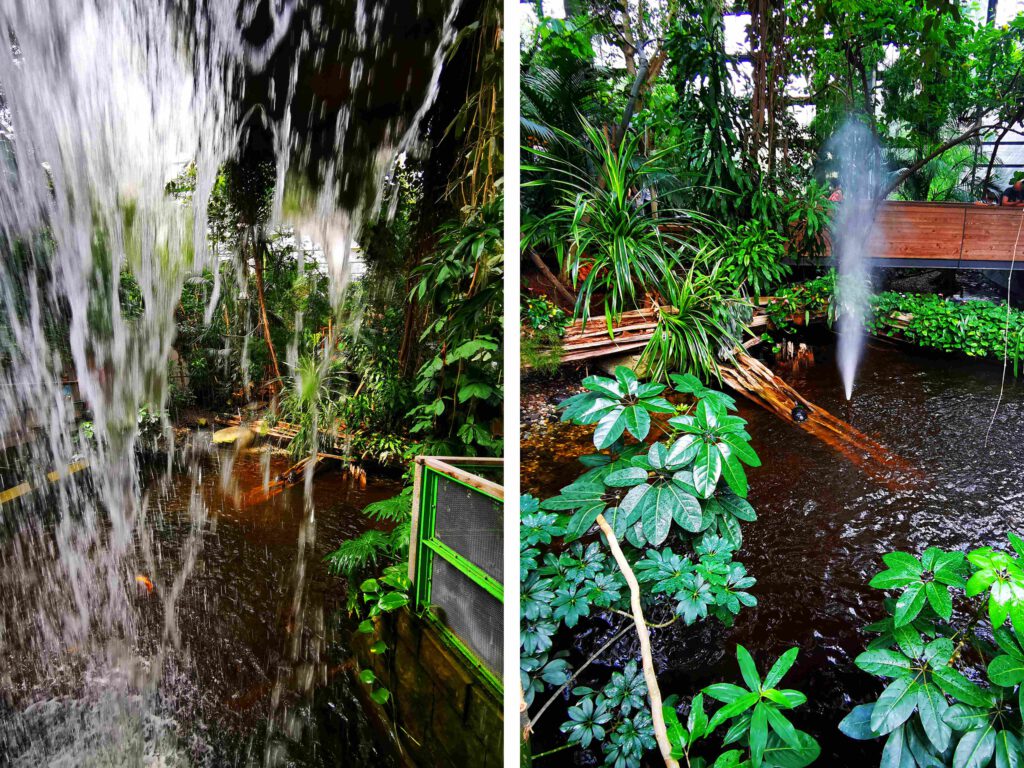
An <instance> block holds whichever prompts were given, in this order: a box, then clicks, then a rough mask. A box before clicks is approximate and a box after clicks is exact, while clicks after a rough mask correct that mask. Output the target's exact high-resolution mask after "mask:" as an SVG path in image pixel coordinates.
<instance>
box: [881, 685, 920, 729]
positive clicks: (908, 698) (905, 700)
mask: <svg viewBox="0 0 1024 768" xmlns="http://www.w3.org/2000/svg"><path fill="white" fill-rule="evenodd" d="M917 688H918V685H917V683H915V682H914V681H913V680H911V679H909V678H905V677H901V678H899V679H897V680H894V681H893V682H892V683H890V684H889V687H888V688H886V689H885V690H884V691H882V695H881V696H879V697H878V701H876V702H875V709H874V711H873V712H872V713H871V728H872V730H875V731H878V732H879V733H883V734H885V733H889V732H890V731H893V730H895V729H896V728H899V727H900V726H901V725H903V723H905V722H906V721H907V719H908V718H909V717H910V716H911V715H912V714H914V708H915V707H916V706H917Z"/></svg>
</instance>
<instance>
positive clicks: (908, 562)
mask: <svg viewBox="0 0 1024 768" xmlns="http://www.w3.org/2000/svg"><path fill="white" fill-rule="evenodd" d="M882 562H883V563H885V564H886V565H888V566H889V567H890V568H892V569H893V570H894V571H900V572H901V573H906V574H909V575H912V576H920V575H921V574H922V573H924V566H922V565H921V561H920V560H918V559H917V558H916V557H914V556H913V555H911V554H908V553H906V552H889V553H888V554H886V555H882Z"/></svg>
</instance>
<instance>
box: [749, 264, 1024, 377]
mask: <svg viewBox="0 0 1024 768" xmlns="http://www.w3.org/2000/svg"><path fill="white" fill-rule="evenodd" d="M834 294H835V272H834V271H833V272H829V273H828V274H826V275H823V276H821V277H818V278H816V279H814V280H810V281H808V282H806V283H801V284H799V285H795V286H788V287H786V288H784V289H782V290H780V291H779V293H778V295H777V297H776V298H775V300H774V301H773V302H772V303H771V304H770V305H769V306H768V307H767V308H766V311H767V313H768V317H769V319H770V320H771V321H772V324H773V325H774V326H775V327H776V328H778V329H779V330H781V331H782V332H784V333H786V332H792V331H793V330H794V329H795V326H794V324H793V322H792V317H793V316H794V315H798V316H799V315H803V316H804V318H805V322H806V321H807V320H809V319H810V317H811V316H812V315H814V314H817V313H820V312H827V313H828V319H829V322H834V321H835V319H836V316H835V309H836V308H837V307H838V305H839V302H835V301H833V300H832V298H833V296H834ZM866 325H867V330H868V331H869V332H870V333H875V334H879V335H883V336H889V337H893V338H901V339H904V340H906V341H909V342H912V343H914V344H917V345H919V346H921V347H926V348H929V349H937V350H941V351H943V352H952V353H957V354H963V355H967V356H968V357H981V358H992V359H998V360H1001V359H1003V357H1004V355H1005V356H1006V359H1007V362H1008V364H1009V365H1010V367H1011V368H1012V370H1013V372H1014V375H1017V374H1019V373H1020V371H1021V368H1022V366H1021V363H1022V362H1024V312H1022V311H1021V310H1018V309H1014V308H1012V307H1011V308H1010V310H1009V312H1007V307H1006V305H1005V304H998V303H995V302H991V301H981V300H969V301H962V300H957V299H951V298H946V297H943V296H940V295H937V294H931V293H897V292H894V291H884V292H882V293H878V294H875V295H873V296H872V297H871V313H870V316H869V318H868V320H867V324H866Z"/></svg>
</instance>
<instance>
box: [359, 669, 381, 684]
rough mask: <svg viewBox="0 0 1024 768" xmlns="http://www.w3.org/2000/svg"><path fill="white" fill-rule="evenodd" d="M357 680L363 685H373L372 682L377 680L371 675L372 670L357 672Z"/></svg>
mask: <svg viewBox="0 0 1024 768" xmlns="http://www.w3.org/2000/svg"><path fill="white" fill-rule="evenodd" d="M359 679H360V680H361V681H362V682H363V684H364V685H373V683H374V681H375V680H376V679H377V676H376V675H375V674H373V670H372V669H361V670H359Z"/></svg>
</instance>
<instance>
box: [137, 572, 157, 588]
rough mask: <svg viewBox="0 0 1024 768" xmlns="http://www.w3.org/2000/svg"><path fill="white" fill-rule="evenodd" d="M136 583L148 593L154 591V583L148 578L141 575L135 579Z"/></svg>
mask: <svg viewBox="0 0 1024 768" xmlns="http://www.w3.org/2000/svg"><path fill="white" fill-rule="evenodd" d="M135 581H136V582H138V583H139V584H141V585H142V586H144V587H145V588H146V592H147V593H148V592H152V591H153V582H152V581H150V580H149V577H148V576H143V575H142V574H141V573H140V574H139V575H138V576H136V577H135Z"/></svg>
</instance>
